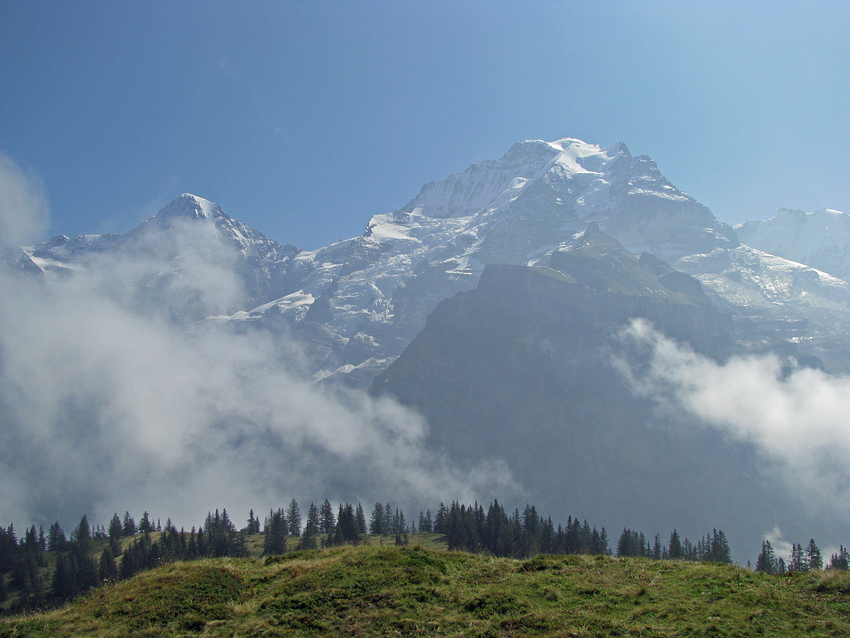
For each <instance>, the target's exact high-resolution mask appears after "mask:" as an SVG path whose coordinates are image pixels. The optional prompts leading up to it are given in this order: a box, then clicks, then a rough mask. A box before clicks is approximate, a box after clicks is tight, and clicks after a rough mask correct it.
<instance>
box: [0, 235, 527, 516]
mask: <svg viewBox="0 0 850 638" xmlns="http://www.w3.org/2000/svg"><path fill="white" fill-rule="evenodd" d="M184 231H185V229H184ZM184 231H181V232H182V233H183V234H181V235H180V236H181V237H183V238H184V240H183V243H180V245H179V246H178V249H179V252H180V255H181V258H180V259H179V260H176V262H175V261H173V260H165V259H162V258H161V255H157V254H155V251H148V253H147V254H148V256H147V257H145V258H144V259H140V258H138V257H134V258H132V259H127V258H120V257H117V256H105V255H101V256H99V257H97V258H95V259H92V260H89V261H88V262H87V263H85V264H84V265H83V266H84V267H83V268H81V269H80V270H77V271H75V272H74V274H73V275H70V276H67V277H46V278H43V279H41V280H38V279H35V278H32V277H30V276H26V275H23V274H11V273H7V272H6V273H0V297H2V298H3V299H4V303H3V304H2V306H0V476H2V477H3V486H2V487H3V488H4V490H3V493H4V504H3V506H2V508H0V516H2V517H4V520H5V521H7V523H6V524H8V522H13V521H14V522H15V523H16V524H19V525H22V524H27V523H28V522H29V521H36V522H43V523H49V522H51V520H52V518H53V517H58V516H64V517H65V521H64V523H63V524H66V526H69V527H70V526H71V525H73V523H74V521H73V520H70V521H69V520H68V517H74V516H77V517H79V516H81V515H82V514H83V513H88V514H89V515H90V516H92V517H93V520H94V521H101V522H106V521H108V519H109V517H110V516H111V515H112V512H114V511H117V512H118V513H119V514H123V512H124V510H130V511H131V513H135V515H136V516H138V515H140V514H141V512H142V511H143V510H148V511H150V512H151V514H152V515H154V516H158V517H162V518H163V519H164V518H165V517H167V516H170V517H172V518H173V519H174V520H175V522H176V523H177V524H178V525H179V524H185V525H186V526H187V527H188V526H190V525H192V524H198V523H200V522H201V521H202V520H203V517H204V515H205V514H206V512H207V511H208V510H210V509H214V508H220V507H226V508H228V510H230V511H231V512H232V514H233V516H234V518H236V519H237V520H238V518H239V517H241V516H242V515H243V514H244V515H245V516H246V517H247V512H248V508H254V509H255V511H256V512H258V513H262V512H263V511H268V508H270V507H282V506H285V505H286V503H288V502H289V500H290V499H291V498H293V497H295V498H298V499H299V500H300V501H304V506H305V508H306V504H307V503H309V500H313V499H315V500H320V499H324V498H329V499H331V500H351V501H352V502H355V501H362V502H363V504H364V507H365V506H366V505H367V504H368V503H371V502H373V501H374V500H382V501H386V500H392V501H393V502H396V503H397V504H398V505H399V506H402V507H404V506H408V507H409V506H411V505H416V506H419V505H422V504H424V505H425V506H430V507H433V506H434V499H439V500H450V499H453V498H457V499H460V500H468V501H471V500H472V499H474V498H476V497H478V496H479V495H480V494H482V493H487V494H490V493H493V491H494V490H496V491H497V492H499V490H500V488H502V489H503V490H504V491H502V492H499V493H505V492H513V493H516V491H517V489H518V488H517V486H516V485H515V484H514V483H513V481H512V479H511V478H510V473H509V471H508V470H507V469H506V468H505V466H504V465H502V464H499V463H497V462H493V463H490V464H484V465H481V466H479V467H476V468H474V469H473V470H471V471H467V472H462V471H460V470H458V469H457V468H455V467H452V466H450V465H448V464H447V463H446V461H445V460H444V459H442V458H441V457H439V456H437V455H434V454H432V453H430V452H429V451H428V450H427V449H426V447H425V436H426V433H427V425H426V423H425V421H424V420H423V419H422V418H421V417H420V416H419V415H418V414H416V413H415V412H413V411H411V410H408V409H406V408H404V407H402V406H401V405H399V404H398V403H397V402H395V401H392V400H390V399H387V398H374V397H370V396H368V395H366V394H365V393H361V392H354V391H344V390H330V389H327V388H322V387H319V386H317V385H316V384H314V383H311V382H310V381H309V380H307V379H306V378H305V377H304V376H303V375H301V374H300V373H299V370H300V369H301V365H300V363H299V351H298V349H297V347H296V346H295V345H293V343H292V342H291V341H289V340H287V339H286V338H284V337H281V336H280V335H271V334H268V333H265V332H260V331H254V330H249V331H236V330H233V329H231V328H230V327H229V326H228V324H222V323H213V322H208V323H201V324H198V323H196V322H191V321H176V322H175V321H174V317H175V316H177V317H178V318H179V317H180V316H184V315H187V314H188V315H190V314H191V313H192V311H194V310H197V311H199V312H200V313H201V314H203V313H209V312H217V311H221V310H222V309H224V308H226V307H228V306H231V305H232V304H233V303H235V301H236V300H238V298H239V296H240V295H241V294H242V290H241V287H240V285H239V282H238V280H237V278H236V277H235V276H234V274H233V272H231V271H230V270H229V265H230V264H232V259H229V257H228V255H227V254H224V253H222V252H221V249H220V247H219V248H218V249H216V248H215V244H214V242H213V243H210V242H207V241H206V240H204V238H203V237H200V239H199V238H198V237H195V238H194V239H192V238H190V236H189V235H186V234H185V232H184ZM173 232H177V231H176V230H174V229H172V233H173ZM187 238H189V239H187ZM170 239H171V240H173V239H174V236H173V235H172V236H171V237H170ZM162 241H163V242H165V241H166V238H162ZM166 252H168V251H166ZM163 307H164V308H166V309H167V311H166V312H163V311H162V310H161V309H162V308H163ZM439 500H438V501H437V502H439ZM242 510H244V512H243V511H242Z"/></svg>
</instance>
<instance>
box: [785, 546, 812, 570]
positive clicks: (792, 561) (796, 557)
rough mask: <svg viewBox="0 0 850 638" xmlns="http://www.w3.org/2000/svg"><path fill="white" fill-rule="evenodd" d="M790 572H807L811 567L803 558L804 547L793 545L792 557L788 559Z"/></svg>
mask: <svg viewBox="0 0 850 638" xmlns="http://www.w3.org/2000/svg"><path fill="white" fill-rule="evenodd" d="M788 570H789V571H792V572H807V571H809V566H808V564H807V563H806V559H805V557H804V556H803V546H802V545H799V544H797V543H791V555H790V556H789V557H788Z"/></svg>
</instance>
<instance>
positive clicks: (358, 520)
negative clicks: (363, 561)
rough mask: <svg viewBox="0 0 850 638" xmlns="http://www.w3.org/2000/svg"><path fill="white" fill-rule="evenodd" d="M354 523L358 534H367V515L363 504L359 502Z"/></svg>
mask: <svg viewBox="0 0 850 638" xmlns="http://www.w3.org/2000/svg"><path fill="white" fill-rule="evenodd" d="M354 525H355V527H356V528H357V536H365V535H366V532H367V529H366V515H365V514H364V513H363V506H362V505H361V504H360V503H358V504H357V509H356V510H355V511H354Z"/></svg>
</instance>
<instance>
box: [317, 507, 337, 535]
mask: <svg viewBox="0 0 850 638" xmlns="http://www.w3.org/2000/svg"><path fill="white" fill-rule="evenodd" d="M319 523H320V525H321V529H322V534H330V533H331V532H332V531H333V530H334V528H335V527H336V518H334V508H333V506H332V505H331V502H330V501H329V500H328V499H325V502H324V503H322V506H321V508H319Z"/></svg>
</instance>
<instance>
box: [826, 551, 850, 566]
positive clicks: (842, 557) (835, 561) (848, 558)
mask: <svg viewBox="0 0 850 638" xmlns="http://www.w3.org/2000/svg"><path fill="white" fill-rule="evenodd" d="M829 569H836V570H840V571H845V572H846V571H847V570H849V569H850V553H848V552H847V550H846V549H845V548H844V545H840V546H839V549H838V553H837V554H833V555H832V557H831V558H830V561H829Z"/></svg>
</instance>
